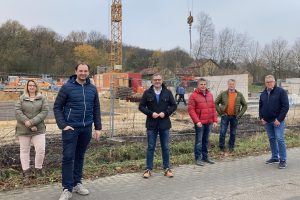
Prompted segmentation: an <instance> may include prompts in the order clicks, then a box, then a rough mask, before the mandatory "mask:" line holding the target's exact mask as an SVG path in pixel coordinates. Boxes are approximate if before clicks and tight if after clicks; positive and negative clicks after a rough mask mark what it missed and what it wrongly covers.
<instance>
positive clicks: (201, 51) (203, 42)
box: [193, 12, 215, 59]
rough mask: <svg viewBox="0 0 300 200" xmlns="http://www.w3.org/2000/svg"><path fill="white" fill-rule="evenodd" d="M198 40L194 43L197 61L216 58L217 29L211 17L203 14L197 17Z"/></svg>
mask: <svg viewBox="0 0 300 200" xmlns="http://www.w3.org/2000/svg"><path fill="white" fill-rule="evenodd" d="M196 23H197V25H196V28H197V32H198V37H199V38H198V40H197V41H196V42H195V43H194V48H193V52H194V56H195V58H196V59H201V58H214V52H215V51H214V50H213V49H214V48H213V46H214V38H215V28H214V24H213V22H212V19H211V17H210V16H209V15H207V14H206V13H204V12H201V13H200V14H199V15H198V17H197V22H196Z"/></svg>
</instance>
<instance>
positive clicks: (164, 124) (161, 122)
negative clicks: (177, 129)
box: [139, 84, 177, 130]
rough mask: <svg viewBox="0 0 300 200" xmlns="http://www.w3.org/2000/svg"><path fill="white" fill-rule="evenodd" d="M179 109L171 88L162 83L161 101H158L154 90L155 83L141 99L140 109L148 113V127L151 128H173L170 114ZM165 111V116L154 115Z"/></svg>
mask: <svg viewBox="0 0 300 200" xmlns="http://www.w3.org/2000/svg"><path fill="white" fill-rule="evenodd" d="M176 109H177V105H176V102H175V99H174V97H173V94H172V92H171V91H170V90H168V89H167V88H166V86H165V85H164V84H162V91H161V93H160V96H159V102H158V103H157V101H156V95H155V92H154V88H153V85H152V86H151V87H150V88H149V89H147V90H146V91H145V92H144V94H143V97H142V99H141V102H140V105H139V110H140V111H141V112H142V113H144V114H145V115H147V120H146V128H147V129H149V130H154V129H161V130H166V129H170V128H171V120H170V115H171V114H172V113H173V112H174V111H175V110H176ZM154 112H156V113H160V112H163V113H165V117H164V118H160V117H158V118H156V119H154V118H153V117H152V114H153V113H154Z"/></svg>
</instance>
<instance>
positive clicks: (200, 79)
mask: <svg viewBox="0 0 300 200" xmlns="http://www.w3.org/2000/svg"><path fill="white" fill-rule="evenodd" d="M201 81H204V82H207V80H206V79H205V78H199V79H198V81H197V83H198V84H199V83H200V82H201Z"/></svg>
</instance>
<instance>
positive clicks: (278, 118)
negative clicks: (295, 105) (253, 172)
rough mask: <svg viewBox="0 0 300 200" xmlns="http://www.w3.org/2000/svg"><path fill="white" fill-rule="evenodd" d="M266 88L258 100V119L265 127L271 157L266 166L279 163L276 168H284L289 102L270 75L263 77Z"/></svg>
mask: <svg viewBox="0 0 300 200" xmlns="http://www.w3.org/2000/svg"><path fill="white" fill-rule="evenodd" d="M265 84H266V88H265V90H264V91H263V92H262V93H261V95H260V99H259V118H260V120H261V123H262V124H263V125H264V126H265V128H266V131H267V134H268V138H269V143H270V148H271V152H272V157H271V158H270V159H269V160H267V161H266V164H273V163H279V164H278V168H279V169H284V168H286V166H287V164H286V145H285V141H284V128H285V122H284V119H285V117H286V114H287V112H288V111H289V100H288V95H287V93H286V91H285V90H283V89H282V88H280V87H277V86H276V85H275V79H274V77H273V76H272V75H268V76H266V77H265Z"/></svg>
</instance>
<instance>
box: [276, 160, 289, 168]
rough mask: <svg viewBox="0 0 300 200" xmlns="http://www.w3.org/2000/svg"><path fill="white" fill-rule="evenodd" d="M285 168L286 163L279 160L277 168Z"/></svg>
mask: <svg viewBox="0 0 300 200" xmlns="http://www.w3.org/2000/svg"><path fill="white" fill-rule="evenodd" d="M286 167H287V164H286V161H285V160H281V161H280V162H279V164H278V168H279V169H285V168H286Z"/></svg>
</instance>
